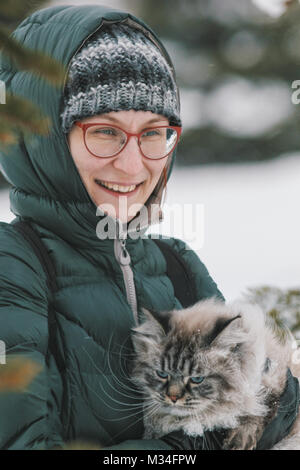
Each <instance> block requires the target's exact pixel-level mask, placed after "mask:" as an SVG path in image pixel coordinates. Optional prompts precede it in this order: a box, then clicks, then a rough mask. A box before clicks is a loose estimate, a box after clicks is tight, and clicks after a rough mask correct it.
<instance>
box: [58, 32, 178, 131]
mask: <svg viewBox="0 0 300 470" xmlns="http://www.w3.org/2000/svg"><path fill="white" fill-rule="evenodd" d="M62 109H63V111H62V113H61V119H62V129H63V132H64V133H68V132H69V131H70V130H71V128H72V125H73V123H74V121H76V120H81V119H84V118H86V117H90V116H94V115H97V114H102V113H109V112H110V111H121V110H122V111H125V110H130V109H134V110H136V111H139V110H141V111H152V112H153V113H157V114H161V115H163V116H165V117H166V118H168V119H169V123H170V125H177V126H181V120H180V114H179V101H178V90H177V85H176V82H175V79H174V76H173V73H172V70H171V68H170V66H169V64H168V63H167V61H166V59H165V57H164V56H163V55H162V53H161V51H160V50H159V49H158V47H157V46H156V45H155V44H154V42H152V41H151V40H150V39H148V37H146V36H145V35H144V34H143V33H142V32H141V31H140V30H138V29H135V28H132V27H129V26H127V25H125V24H121V23H118V24H115V23H114V24H109V25H104V26H102V27H101V28H100V30H98V31H96V33H95V34H94V35H92V36H91V37H90V38H89V39H88V40H87V42H86V43H85V44H84V47H83V48H81V49H80V50H79V51H78V52H77V53H76V54H75V56H74V57H73V58H72V59H71V61H70V67H69V74H68V79H67V83H66V86H65V90H64V97H63V108H62Z"/></svg>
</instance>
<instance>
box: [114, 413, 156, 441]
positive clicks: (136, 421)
mask: <svg viewBox="0 0 300 470" xmlns="http://www.w3.org/2000/svg"><path fill="white" fill-rule="evenodd" d="M153 406H154V405H153ZM155 412H156V409H155V408H154V409H153V412H151V415H152V414H153V413H155ZM143 419H144V414H143V415H142V416H141V418H139V419H138V420H135V421H134V422H133V423H131V424H129V425H128V426H127V427H126V428H125V429H122V431H121V432H119V433H118V434H115V435H114V437H113V439H114V440H115V439H116V438H117V437H118V436H120V434H123V433H124V432H125V431H127V430H128V429H129V428H131V426H134V425H136V424H137V423H138V422H139V421H141V420H143Z"/></svg>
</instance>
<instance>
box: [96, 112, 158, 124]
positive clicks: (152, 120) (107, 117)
mask: <svg viewBox="0 0 300 470" xmlns="http://www.w3.org/2000/svg"><path fill="white" fill-rule="evenodd" d="M102 117H103V118H104V119H108V120H109V121H113V122H116V123H119V124H120V125H123V123H120V122H119V120H118V119H117V118H115V117H113V116H109V115H108V114H102V115H101V118H102ZM153 122H165V121H164V119H163V118H153V119H150V121H147V122H145V123H144V125H145V126H147V125H148V124H152V123H153Z"/></svg>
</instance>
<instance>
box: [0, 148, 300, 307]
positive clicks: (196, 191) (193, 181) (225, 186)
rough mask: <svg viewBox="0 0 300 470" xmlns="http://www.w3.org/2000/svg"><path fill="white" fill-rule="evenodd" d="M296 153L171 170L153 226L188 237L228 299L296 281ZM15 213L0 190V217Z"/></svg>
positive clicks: (299, 221) (299, 237)
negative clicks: (162, 208) (161, 214)
mask: <svg viewBox="0 0 300 470" xmlns="http://www.w3.org/2000/svg"><path fill="white" fill-rule="evenodd" d="M299 157H300V155H299V154H297V155H291V156H285V157H284V158H283V157H282V158H278V159H276V160H274V161H272V162H268V163H256V164H245V165H218V166H202V167H196V168H193V169H188V168H187V169H176V170H174V172H173V174H172V178H171V180H170V182H169V183H168V195H167V200H166V209H165V214H166V218H165V221H164V222H163V224H162V225H161V227H159V226H156V227H154V228H153V232H158V231H159V232H160V233H164V234H166V235H172V236H177V237H179V238H183V239H185V240H186V241H187V242H188V243H189V245H190V246H191V247H193V248H194V249H195V250H196V251H197V253H198V255H199V256H200V258H201V259H202V260H203V261H204V262H205V264H206V266H207V267H208V269H209V271H210V273H211V275H212V276H213V278H214V279H215V280H216V282H217V283H218V285H219V287H220V289H221V291H222V292H223V294H224V295H225V297H226V298H227V299H228V300H229V299H233V298H236V297H238V296H239V295H240V294H241V293H242V292H243V291H245V289H246V287H250V286H256V285H262V284H268V285H274V286H278V287H296V286H298V287H299V286H300V248H299V245H300V217H299V203H300V158H299ZM183 203H185V204H186V208H185V212H183V207H182V204H183ZM176 204H178V205H177V206H176ZM175 209H176V210H175ZM174 213H176V217H175V218H174V217H173V216H172V214H174ZM168 214H169V216H168ZM13 218H14V215H13V214H11V213H10V211H9V199H8V192H7V191H0V219H1V220H2V221H7V222H9V221H10V220H12V219H13Z"/></svg>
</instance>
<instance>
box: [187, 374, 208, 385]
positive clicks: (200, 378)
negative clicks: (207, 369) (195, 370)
mask: <svg viewBox="0 0 300 470" xmlns="http://www.w3.org/2000/svg"><path fill="white" fill-rule="evenodd" d="M204 379H205V377H204V376H203V375H198V376H197V377H191V378H190V381H191V382H192V383H193V384H201V382H203V380H204Z"/></svg>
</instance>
